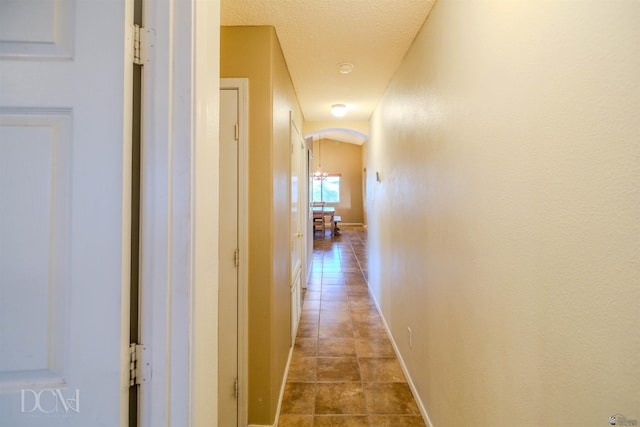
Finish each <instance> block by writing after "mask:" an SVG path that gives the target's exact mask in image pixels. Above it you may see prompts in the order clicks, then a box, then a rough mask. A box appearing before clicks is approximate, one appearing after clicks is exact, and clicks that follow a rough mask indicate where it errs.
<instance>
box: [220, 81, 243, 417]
mask: <svg viewBox="0 0 640 427" xmlns="http://www.w3.org/2000/svg"><path fill="white" fill-rule="evenodd" d="M238 102H239V98H238V90H237V89H224V88H223V89H221V90H220V207H221V208H220V217H219V218H220V227H219V230H220V247H219V253H220V261H219V268H220V281H219V283H220V285H219V286H220V289H219V294H218V295H219V299H218V304H219V311H218V313H219V321H218V324H219V325H220V330H219V338H218V339H219V346H218V348H219V349H220V350H219V355H218V357H219V365H218V372H219V380H218V387H219V390H218V395H219V400H218V402H219V403H218V408H219V412H218V413H219V416H218V425H220V426H237V425H238V384H237V380H238V264H239V260H238V256H239V254H238V252H237V251H238V248H239V242H238V149H239V146H238V138H237V136H238V133H237V132H238V131H237V129H238Z"/></svg>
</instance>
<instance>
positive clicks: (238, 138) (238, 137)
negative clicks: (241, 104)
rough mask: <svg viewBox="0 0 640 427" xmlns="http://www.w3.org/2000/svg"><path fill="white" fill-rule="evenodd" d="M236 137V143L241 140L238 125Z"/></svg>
mask: <svg viewBox="0 0 640 427" xmlns="http://www.w3.org/2000/svg"><path fill="white" fill-rule="evenodd" d="M235 136H236V141H239V140H240V126H238V124H237V123H236V126H235Z"/></svg>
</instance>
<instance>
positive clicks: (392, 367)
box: [359, 357, 406, 382]
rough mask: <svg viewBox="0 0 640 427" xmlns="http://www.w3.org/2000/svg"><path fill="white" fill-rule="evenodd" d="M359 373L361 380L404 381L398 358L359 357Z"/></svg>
mask: <svg viewBox="0 0 640 427" xmlns="http://www.w3.org/2000/svg"><path fill="white" fill-rule="evenodd" d="M359 361H360V373H361V375H362V381H372V382H373V381H378V382H383V381H388V382H406V379H405V376H404V373H403V372H402V367H401V366H400V363H399V362H398V359H396V358H395V357H393V358H391V357H390V358H372V357H361V358H360V359H359Z"/></svg>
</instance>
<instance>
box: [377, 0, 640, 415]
mask: <svg viewBox="0 0 640 427" xmlns="http://www.w3.org/2000/svg"><path fill="white" fill-rule="evenodd" d="M639 49H640V2H637V1H631V0H628V1H624V0H621V1H616V2H606V5H605V4H604V3H602V2H572V1H553V2H539V1H529V0H526V1H525V0H521V1H517V2H507V1H500V2H497V1H483V0H475V1H454V0H439V1H438V2H437V3H436V5H435V8H434V9H433V11H432V12H431V15H430V16H429V18H428V19H427V21H426V24H425V26H424V28H423V29H422V31H421V32H420V33H419V35H418V36H417V38H416V40H415V42H414V44H413V46H412V47H411V49H410V51H409V52H408V54H407V56H406V58H405V59H404V62H403V63H402V65H401V66H400V68H399V69H398V71H397V73H396V75H395V77H394V78H393V80H392V82H391V83H390V85H389V87H388V89H387V91H386V93H385V95H384V98H383V99H382V101H381V103H380V104H379V106H378V108H377V110H376V112H375V113H374V115H373V117H372V123H371V132H372V136H371V139H370V141H369V146H368V165H367V168H368V171H369V172H370V173H368V177H369V179H368V187H369V188H368V196H367V197H368V200H367V206H368V214H369V215H368V221H369V244H370V258H369V259H370V266H369V275H370V281H371V284H370V285H371V287H372V292H373V293H374V294H375V296H376V298H377V299H378V301H379V302H380V304H381V306H382V310H383V313H384V316H385V319H386V321H387V322H388V324H389V325H390V328H391V330H392V332H393V335H394V338H395V341H396V342H397V344H398V346H399V349H400V351H401V354H402V357H403V358H404V360H405V362H406V364H407V366H408V369H409V371H410V373H411V377H412V379H413V381H414V383H415V385H416V387H417V390H418V392H419V395H420V398H421V401H422V403H423V404H424V406H425V407H426V410H427V412H428V414H429V416H430V418H431V420H432V422H433V425H434V426H437V427H446V426H463V425H464V426H470V425H474V426H491V427H500V426H514V425H516V426H523V427H527V426H531V427H534V426H536V427H537V426H543V425H554V426H604V425H608V417H609V416H611V415H615V414H623V415H625V416H626V417H627V418H628V419H636V420H639V421H640V400H638V399H639V396H640V381H639V379H640V357H639V355H640V323H639V319H640V317H639V314H638V313H639V310H638V301H640V54H639V53H640V50H639ZM376 170H378V171H380V172H381V174H382V175H381V176H382V182H381V183H375V182H374V176H375V174H374V171H376ZM408 326H410V327H411V328H412V329H413V348H409V346H408V339H407V335H408V334H407V327H408Z"/></svg>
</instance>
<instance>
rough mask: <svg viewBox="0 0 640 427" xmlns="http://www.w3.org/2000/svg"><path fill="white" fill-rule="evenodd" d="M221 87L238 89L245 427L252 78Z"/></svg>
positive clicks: (244, 409)
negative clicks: (250, 91)
mask: <svg viewBox="0 0 640 427" xmlns="http://www.w3.org/2000/svg"><path fill="white" fill-rule="evenodd" d="M220 89H235V90H237V91H238V128H239V129H238V130H239V132H238V133H239V135H238V250H239V254H240V256H239V260H238V426H246V425H247V423H248V419H249V291H248V286H249V263H248V256H247V255H248V253H249V215H248V212H249V79H246V78H223V79H220ZM220 208H222V209H223V208H224V207H223V206H221V207H220Z"/></svg>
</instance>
